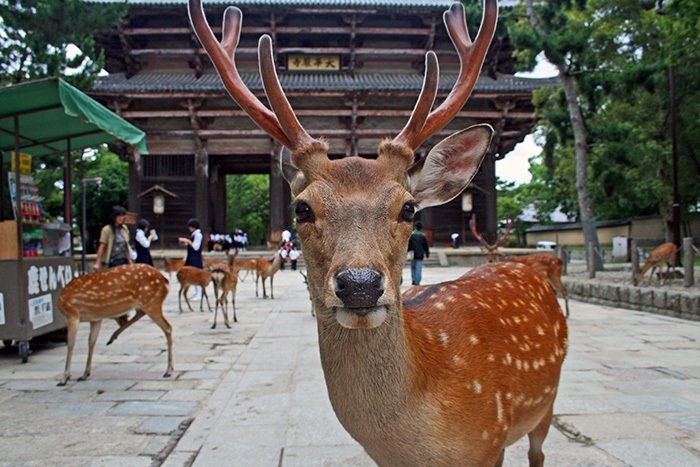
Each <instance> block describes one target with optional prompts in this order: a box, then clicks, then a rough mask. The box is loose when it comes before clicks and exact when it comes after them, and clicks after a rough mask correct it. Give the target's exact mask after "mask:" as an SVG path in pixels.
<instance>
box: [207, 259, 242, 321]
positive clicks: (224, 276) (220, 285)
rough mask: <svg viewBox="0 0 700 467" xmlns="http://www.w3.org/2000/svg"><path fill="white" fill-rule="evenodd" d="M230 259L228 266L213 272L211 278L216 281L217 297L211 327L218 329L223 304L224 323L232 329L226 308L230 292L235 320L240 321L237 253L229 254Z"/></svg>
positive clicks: (215, 291) (215, 290) (215, 293)
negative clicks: (237, 304) (237, 315)
mask: <svg viewBox="0 0 700 467" xmlns="http://www.w3.org/2000/svg"><path fill="white" fill-rule="evenodd" d="M228 261H229V262H228V264H227V265H226V267H220V268H217V269H214V270H213V271H212V272H211V279H212V282H213V283H214V296H215V297H216V306H215V308H214V324H213V325H212V327H211V328H212V329H216V315H217V313H218V310H219V305H221V312H222V313H223V315H224V324H225V325H226V327H227V328H229V329H231V325H230V324H229V321H228V314H227V310H226V308H227V297H228V294H229V293H230V294H231V306H232V307H233V322H234V323H237V322H238V318H237V317H236V287H237V285H238V272H237V271H236V268H235V266H234V264H235V262H236V255H232V256H229V259H228ZM219 289H221V295H219Z"/></svg>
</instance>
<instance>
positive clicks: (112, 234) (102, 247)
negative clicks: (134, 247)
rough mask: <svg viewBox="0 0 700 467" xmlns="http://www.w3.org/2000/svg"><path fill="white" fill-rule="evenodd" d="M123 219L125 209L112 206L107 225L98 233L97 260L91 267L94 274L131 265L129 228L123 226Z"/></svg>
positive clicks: (124, 217)
mask: <svg viewBox="0 0 700 467" xmlns="http://www.w3.org/2000/svg"><path fill="white" fill-rule="evenodd" d="M125 219H126V209H125V208H124V207H122V206H112V211H111V212H110V214H109V224H107V225H105V226H104V227H102V230H101V231H100V244H99V246H98V247H97V258H95V264H94V265H93V267H92V268H93V270H94V271H95V272H97V271H99V270H100V269H107V268H113V267H115V266H122V265H124V264H130V263H131V256H130V254H129V228H128V227H127V226H126V225H124V220H125ZM83 248H84V246H83Z"/></svg>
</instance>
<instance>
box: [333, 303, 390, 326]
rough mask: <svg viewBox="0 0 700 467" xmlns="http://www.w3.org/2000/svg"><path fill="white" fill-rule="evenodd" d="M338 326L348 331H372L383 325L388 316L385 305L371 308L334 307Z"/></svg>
mask: <svg viewBox="0 0 700 467" xmlns="http://www.w3.org/2000/svg"><path fill="white" fill-rule="evenodd" d="M333 311H334V312H335V319H336V321H338V324H340V325H341V326H343V327H344V328H348V329H372V328H376V327H377V326H379V325H381V324H382V323H383V322H384V320H386V317H387V315H388V312H389V310H388V308H387V307H386V306H384V305H382V306H376V307H371V308H346V307H334V308H333Z"/></svg>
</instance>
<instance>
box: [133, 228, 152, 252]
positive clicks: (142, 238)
mask: <svg viewBox="0 0 700 467" xmlns="http://www.w3.org/2000/svg"><path fill="white" fill-rule="evenodd" d="M135 240H136V241H137V242H139V243H140V244H141V246H142V247H144V248H151V241H150V240H149V239H148V238H147V237H146V234H145V233H144V231H143V230H141V229H136V237H135Z"/></svg>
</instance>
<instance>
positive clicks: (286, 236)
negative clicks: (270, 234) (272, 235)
mask: <svg viewBox="0 0 700 467" xmlns="http://www.w3.org/2000/svg"><path fill="white" fill-rule="evenodd" d="M290 238H292V232H290V231H289V230H285V231H284V232H282V241H284V242H288V241H289V239H290Z"/></svg>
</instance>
